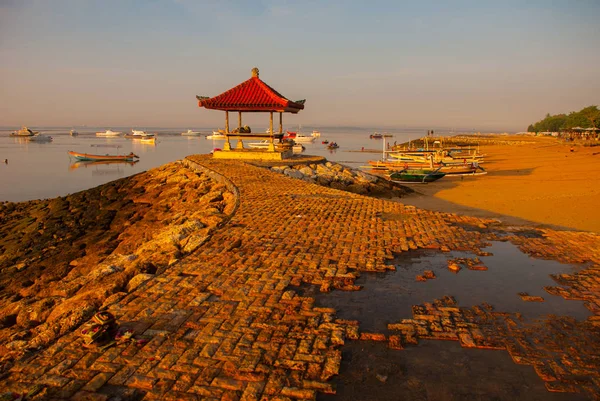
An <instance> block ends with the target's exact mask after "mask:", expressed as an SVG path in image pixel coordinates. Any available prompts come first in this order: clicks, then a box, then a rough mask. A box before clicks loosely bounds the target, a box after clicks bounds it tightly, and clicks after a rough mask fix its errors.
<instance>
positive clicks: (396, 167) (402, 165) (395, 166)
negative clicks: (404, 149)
mask: <svg viewBox="0 0 600 401" xmlns="http://www.w3.org/2000/svg"><path fill="white" fill-rule="evenodd" d="M363 168H367V169H371V170H373V171H374V172H380V173H387V172H396V171H402V170H408V169H429V170H434V169H437V170H439V171H440V172H441V173H445V174H447V175H450V174H476V173H485V172H486V171H485V170H484V168H483V167H481V166H480V165H479V164H478V163H477V162H472V163H466V164H449V165H447V164H445V163H431V162H430V163H422V162H415V161H400V160H398V161H381V160H375V161H369V165H368V166H363Z"/></svg>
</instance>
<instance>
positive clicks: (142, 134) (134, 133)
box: [124, 130, 154, 139]
mask: <svg viewBox="0 0 600 401" xmlns="http://www.w3.org/2000/svg"><path fill="white" fill-rule="evenodd" d="M124 136H125V138H131V139H142V138H151V137H153V136H154V134H149V133H147V132H146V131H141V130H131V134H125V135H124Z"/></svg>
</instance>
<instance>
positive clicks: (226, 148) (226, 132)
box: [223, 111, 231, 150]
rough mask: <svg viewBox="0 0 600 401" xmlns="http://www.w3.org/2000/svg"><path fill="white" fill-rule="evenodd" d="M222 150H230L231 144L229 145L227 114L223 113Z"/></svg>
mask: <svg viewBox="0 0 600 401" xmlns="http://www.w3.org/2000/svg"><path fill="white" fill-rule="evenodd" d="M223 150H231V144H230V143H229V112H228V111H226V112H225V144H224V145H223Z"/></svg>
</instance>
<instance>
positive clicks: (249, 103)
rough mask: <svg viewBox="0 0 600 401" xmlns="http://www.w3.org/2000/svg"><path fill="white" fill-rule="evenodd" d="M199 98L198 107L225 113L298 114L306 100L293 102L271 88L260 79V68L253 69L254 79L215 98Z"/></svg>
mask: <svg viewBox="0 0 600 401" xmlns="http://www.w3.org/2000/svg"><path fill="white" fill-rule="evenodd" d="M196 97H197V98H198V107H206V108H207V109H215V110H224V111H246V112H248V111H274V112H288V113H298V112H299V111H300V110H302V109H304V100H301V101H296V102H293V101H291V100H288V99H286V98H285V97H284V96H283V95H282V94H280V93H279V92H277V91H276V90H275V89H273V88H271V87H270V86H269V85H267V84H266V83H265V82H263V81H262V80H261V79H260V78H259V77H258V68H254V69H252V78H250V79H249V80H247V81H244V82H242V83H241V84H239V85H238V86H236V87H234V88H231V89H229V90H228V91H226V92H223V93H221V94H220V95H217V96H215V97H211V98H208V97H201V96H196Z"/></svg>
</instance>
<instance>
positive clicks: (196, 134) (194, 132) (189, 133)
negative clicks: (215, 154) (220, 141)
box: [181, 129, 202, 136]
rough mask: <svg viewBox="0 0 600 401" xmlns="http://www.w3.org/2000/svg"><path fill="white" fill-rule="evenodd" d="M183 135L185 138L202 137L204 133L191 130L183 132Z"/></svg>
mask: <svg viewBox="0 0 600 401" xmlns="http://www.w3.org/2000/svg"><path fill="white" fill-rule="evenodd" d="M181 135H184V136H200V135H202V133H201V132H200V131H192V130H191V129H189V130H187V131H186V132H182V133H181Z"/></svg>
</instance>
